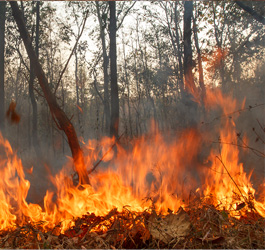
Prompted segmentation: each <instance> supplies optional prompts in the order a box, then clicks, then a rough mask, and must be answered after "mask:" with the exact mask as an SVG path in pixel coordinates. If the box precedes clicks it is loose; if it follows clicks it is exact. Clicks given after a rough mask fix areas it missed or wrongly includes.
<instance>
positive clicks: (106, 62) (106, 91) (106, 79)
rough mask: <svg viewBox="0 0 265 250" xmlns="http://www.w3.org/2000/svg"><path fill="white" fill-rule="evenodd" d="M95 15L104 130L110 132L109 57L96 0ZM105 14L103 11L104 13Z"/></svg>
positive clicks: (103, 26) (103, 25) (103, 27)
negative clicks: (100, 68) (100, 48)
mask: <svg viewBox="0 0 265 250" xmlns="http://www.w3.org/2000/svg"><path fill="white" fill-rule="evenodd" d="M96 8H97V16H98V21H99V25H100V39H101V43H102V52H103V73H104V102H103V103H104V114H105V132H106V133H107V134H108V135H109V134H110V106H109V74H108V65H109V57H108V55H107V48H106V36H105V24H103V21H102V17H101V13H100V9H99V3H98V2H97V1H96ZM104 14H105V13H104Z"/></svg>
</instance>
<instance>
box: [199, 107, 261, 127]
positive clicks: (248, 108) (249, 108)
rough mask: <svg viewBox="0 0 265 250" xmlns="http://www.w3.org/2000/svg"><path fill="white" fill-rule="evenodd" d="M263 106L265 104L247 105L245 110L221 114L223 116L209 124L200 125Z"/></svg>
mask: <svg viewBox="0 0 265 250" xmlns="http://www.w3.org/2000/svg"><path fill="white" fill-rule="evenodd" d="M264 105H265V103H261V104H255V105H254V106H251V105H249V106H248V107H247V108H243V109H239V110H236V111H233V112H231V113H227V114H223V115H220V116H217V117H215V118H214V119H213V120H212V121H210V122H202V123H201V124H202V125H206V124H211V123H213V122H214V121H216V120H219V119H222V118H225V117H229V118H231V116H232V115H234V114H240V113H241V112H244V111H250V110H252V109H254V108H258V107H261V106H264Z"/></svg>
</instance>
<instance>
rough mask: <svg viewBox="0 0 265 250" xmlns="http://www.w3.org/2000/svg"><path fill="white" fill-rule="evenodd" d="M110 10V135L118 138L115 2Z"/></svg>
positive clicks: (111, 3) (111, 2) (110, 3)
mask: <svg viewBox="0 0 265 250" xmlns="http://www.w3.org/2000/svg"><path fill="white" fill-rule="evenodd" d="M109 8H110V34H109V36H110V53H109V54H110V81H111V83H110V84H111V85H110V86H111V116H110V134H111V136H113V135H114V136H115V137H116V138H118V131H119V94H118V82H117V54H116V30H117V28H116V2H115V1H110V2H109Z"/></svg>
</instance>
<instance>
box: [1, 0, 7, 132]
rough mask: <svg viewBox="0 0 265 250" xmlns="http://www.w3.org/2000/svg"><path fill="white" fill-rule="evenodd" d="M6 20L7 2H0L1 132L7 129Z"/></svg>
mask: <svg viewBox="0 0 265 250" xmlns="http://www.w3.org/2000/svg"><path fill="white" fill-rule="evenodd" d="M5 19H6V2H5V1H3V2H0V131H1V132H3V131H4V128H5V87H4V86H5V84H4V83H5V77H4V76H5V66H4V64H5Z"/></svg>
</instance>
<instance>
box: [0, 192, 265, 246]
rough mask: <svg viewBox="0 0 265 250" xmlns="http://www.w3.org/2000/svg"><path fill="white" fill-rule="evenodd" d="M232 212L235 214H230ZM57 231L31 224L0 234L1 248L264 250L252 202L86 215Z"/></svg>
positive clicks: (262, 226) (199, 202)
mask: <svg viewBox="0 0 265 250" xmlns="http://www.w3.org/2000/svg"><path fill="white" fill-rule="evenodd" d="M231 214H233V216H232V215H231ZM73 222H74V226H73V227H71V228H70V229H68V230H67V231H65V232H64V233H61V232H60V225H57V226H55V227H54V228H51V229H49V230H48V231H43V228H42V223H41V222H40V223H35V224H33V223H29V224H25V225H23V226H19V227H17V228H15V229H12V230H7V231H2V232H0V247H1V248H5V249H7V248H9V249H11V248H12V249H15V248H20V249H22V248H23V249H24V248H27V249H91V248H94V249H95V248H96V249H116V248H123V249H139V248H141V249H148V248H149V249H162V248H163V249H165V248H168V249H179V248H181V249H184V248H186V249H210V248H215V249H217V248H218V249H219V248H221V249H225V248H230V249H239V248H242V249H263V248H264V242H265V220H264V218H263V217H261V216H260V215H259V214H258V213H257V211H256V210H255V208H254V207H253V204H252V203H251V202H249V204H246V203H241V204H238V205H237V207H236V209H234V210H232V209H231V210H230V211H227V210H224V209H218V207H214V206H213V205H211V204H210V203H209V199H206V198H205V197H204V198H203V199H202V198H198V197H197V198H196V199H193V201H192V202H190V203H189V205H188V206H186V207H185V208H184V209H182V208H180V209H179V211H178V212H177V213H176V214H175V213H172V211H170V210H169V211H168V214H167V215H160V214H157V213H156V212H155V211H154V210H152V208H150V210H148V211H144V212H132V211H130V210H129V207H124V209H123V211H121V212H118V211H117V209H113V210H111V211H110V212H109V213H108V214H107V215H105V216H96V215H95V214H90V213H88V214H86V215H83V217H82V218H76V219H74V220H73Z"/></svg>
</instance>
